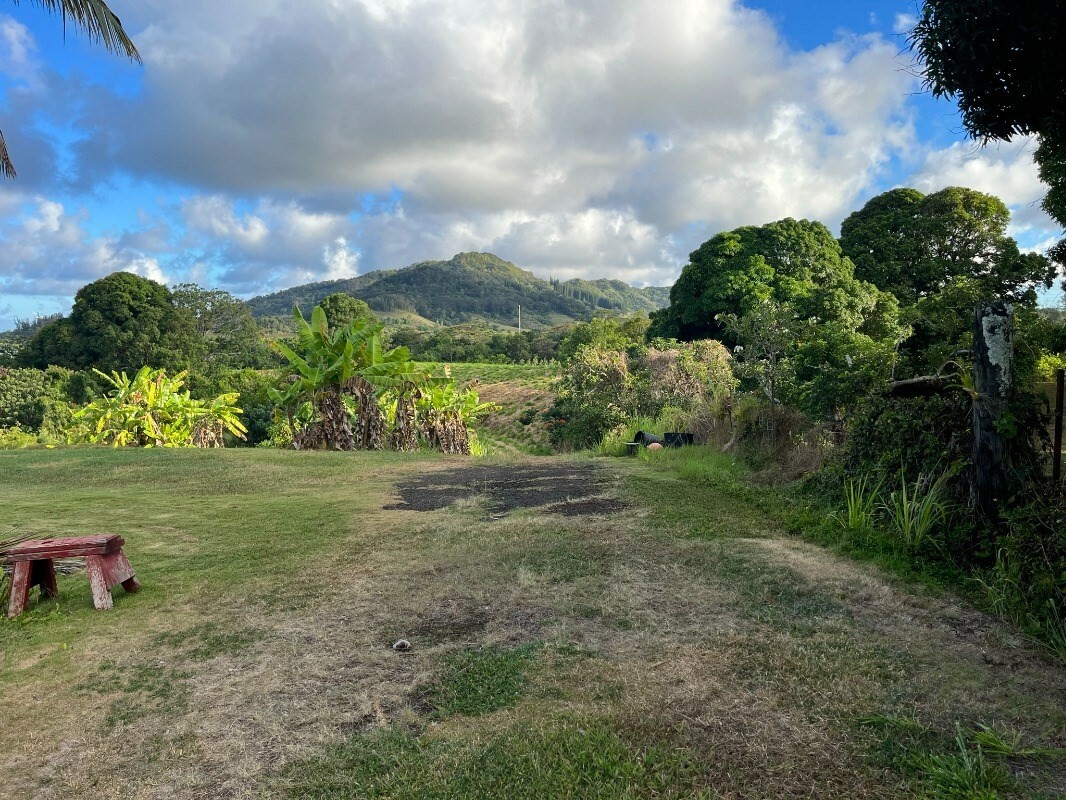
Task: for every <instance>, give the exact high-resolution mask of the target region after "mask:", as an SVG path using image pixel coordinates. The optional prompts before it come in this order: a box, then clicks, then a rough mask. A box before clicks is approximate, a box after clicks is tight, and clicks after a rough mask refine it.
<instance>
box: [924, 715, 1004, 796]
mask: <svg viewBox="0 0 1066 800" xmlns="http://www.w3.org/2000/svg"><path fill="white" fill-rule="evenodd" d="M956 730H957V735H956V738H955V741H956V743H957V744H958V747H959V751H958V752H957V753H951V754H949V755H923V756H919V757H918V758H917V759H916V766H917V767H918V768H919V769H920V770H921V771H922V773H923V778H924V779H925V783H926V786H927V791H928V793H927V796H928V797H930V798H936V799H937V800H998V799H999V798H1000V797H1003V795H1002V794H1001V792H1003V791H1009V790H1010V789H1011V788H1012V786H1013V782H1012V781H1011V778H1010V775H1009V774H1008V773H1007V771H1006V770H1005V769H1004V768H1003V767H1002V766H1000V765H999V764H997V763H995V762H992V761H990V760H989V759H987V758H986V757H985V753H984V750H983V749H982V747H981V744H980V743H978V744H977V746H976V747H975V748H974V749H973V750H971V749H970V748H968V747H967V746H966V739H965V736H964V735H963V732H962V728H961V727H957V728H956Z"/></svg>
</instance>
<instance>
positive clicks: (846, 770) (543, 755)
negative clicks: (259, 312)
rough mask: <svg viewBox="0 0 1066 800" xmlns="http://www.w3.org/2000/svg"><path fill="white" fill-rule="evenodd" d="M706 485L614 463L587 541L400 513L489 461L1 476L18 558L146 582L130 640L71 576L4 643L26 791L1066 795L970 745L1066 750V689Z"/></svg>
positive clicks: (931, 601) (22, 462)
mask: <svg viewBox="0 0 1066 800" xmlns="http://www.w3.org/2000/svg"><path fill="white" fill-rule="evenodd" d="M693 455H694V454H693V453H688V454H678V453H665V454H664V455H663V456H662V457H660V458H655V459H652V460H644V459H640V460H623V459H614V460H610V461H606V460H602V461H601V462H600V463H601V464H602V465H603V466H604V467H605V468H607V469H608V470H609V472H608V475H609V476H610V475H613V476H614V477H609V479H608V485H607V487H606V488H605V489H604V491H605V492H607V493H608V494H611V495H613V496H615V497H620V498H624V499H626V500H627V501H628V502H629V503H630V507H629V508H628V509H626V510H624V511H622V512H621V513H616V514H613V515H609V516H605V515H603V514H599V515H593V516H583V517H560V516H552V515H546V514H542V513H536V512H533V511H517V512H514V513H512V514H510V515H505V516H500V515H497V514H488V515H486V514H485V513H484V510H483V508H482V507H481V506H480V505H479V502H478V500H477V496H476V495H475V494H473V492H474V491H476V490H475V489H474V488H471V492H472V494H471V497H470V498H469V499H467V500H464V501H462V502H460V503H459V504H458V505H457V506H455V507H453V508H451V509H444V510H441V511H435V512H431V513H414V512H410V511H389V510H385V509H384V508H383V506H385V505H388V504H389V502H390V498H391V497H392V496H394V489H393V488H392V487H393V484H394V482H395V481H396V480H402V479H404V477H405V476H410V475H413V474H416V473H424V472H426V471H430V472H432V471H438V470H442V469H446V468H451V467H454V466H458V465H465V464H468V463H469V462H467V461H463V460H460V459H445V458H439V457H437V458H435V457H428V456H398V455H391V454H335V453H292V452H275V451H264V450H246V451H222V452H219V451H216V452H202V451H191V452H190V451H164V450H155V451H119V452H115V451H105V450H78V451H36V452H16V453H0V538H3V535H4V533H5V532H7V531H10V530H23V529H25V528H26V527H27V526H29V525H31V524H32V526H33V527H34V529H35V530H39V531H40V532H41V533H42V534H52V535H56V534H62V533H76V532H90V531H93V532H95V531H113V532H117V533H121V534H122V535H124V536H125V537H126V539H127V543H128V546H127V551H128V553H129V555H130V558H131V560H132V562H133V564H134V566H135V567H136V568H137V570H138V573H139V577H140V578H141V579H142V581H143V583H144V590H143V592H142V593H140V594H139V595H137V596H124V595H123V594H122V591H121V590H120V589H119V590H117V591H116V608H115V610H114V611H113V612H111V613H107V614H103V613H97V612H94V611H93V610H92V609H91V607H90V601H89V595H88V588H87V586H86V585H85V580H84V577H83V576H81V575H75V576H69V577H64V578H62V579H61V585H60V589H61V594H62V597H61V601H60V604H59V605H56V604H54V603H51V602H42V603H38V604H35V605H34V606H33V608H32V609H31V611H30V612H29V613H28V614H27V615H25V616H24V617H23V618H22V619H21V620H19V621H16V622H3V623H0V654H2V655H0V688H2V691H0V717H2V718H4V719H5V723H6V724H5V726H4V727H3V729H2V730H0V782H2V783H3V784H4V785H5V788H6V789H7V790H8V791H9V793H11V794H13V795H14V796H30V795H31V794H33V795H34V796H39V797H63V798H66V797H75V798H76V797H94V798H97V797H128V796H134V795H138V794H141V795H145V796H148V795H152V796H168V797H205V796H211V797H215V796H253V795H254V796H259V795H261V794H265V795H268V796H291V797H307V798H311V797H323V798H324V797H331V798H340V797H350V798H369V797H390V798H460V797H461V798H497V797H509V798H511V797H519V798H520V797H528V798H541V797H545V798H547V797H551V798H556V797H604V798H608V797H612V798H613V797H686V798H687V797H885V798H888V797H911V796H920V795H921V794H922V793H923V792H925V791H927V790H928V789H930V788H931V787H936V786H941V787H942V786H943V785H946V784H947V783H950V781H949V779H952V780H953V778H951V776H955V778H958V776H959V775H960V774H962V775H963V777H964V778H965V776H966V775H970V776H971V777H972V776H973V775H974V774H976V775H978V778H979V779H980V781H979V782H982V783H984V784H987V785H997V784H998V785H1000V786H1001V787H1002V788H1001V789H1000V790H999V791H1000V794H999V795H995V794H987V795H983V796H985V797H995V796H1020V797H1032V798H1037V797H1044V798H1050V797H1053V796H1056V795H1055V791H1056V789H1055V787H1058V789H1059V790H1061V788H1062V785H1063V783H1062V782H1063V773H1062V770H1061V764H1062V762H1061V760H1058V761H1056V760H1038V759H1035V758H1012V759H1002V758H998V757H997V758H993V757H991V756H985V757H983V758H984V760H983V762H982V763H983V766H982V767H980V768H978V767H975V766H974V762H975V759H976V756H974V754H973V747H972V737H970V739H968V740H967V742H969V744H968V747H969V749H970V754H969V760H968V761H965V762H964V761H963V759H962V757H961V754H960V751H959V750H958V747H957V745H956V744H955V742H954V737H955V734H956V728H955V725H956V723H961V724H962V725H964V726H967V727H968V728H972V727H974V726H976V725H977V724H978V723H981V722H985V723H992V722H993V721H995V724H996V726H997V727H998V728H999V729H1001V730H1005V729H1007V728H1010V729H1016V730H1018V731H1020V732H1021V733H1022V735H1023V737H1024V739H1025V741H1027V742H1029V743H1032V744H1038V745H1042V746H1060V747H1061V746H1062V744H1063V742H1062V738H1063V723H1064V716H1063V715H1064V712H1063V709H1064V707H1066V698H1064V696H1063V686H1064V685H1066V684H1064V681H1063V680H1062V679H1063V677H1064V676H1063V671H1062V669H1061V668H1059V667H1055V666H1053V665H1051V664H1049V663H1047V662H1046V661H1044V660H1042V659H1041V657H1040V656H1039V655H1037V654H1034V653H1033V652H1031V651H1029V650H1028V649H1027V648H1026V647H1025V646H1024V644H1023V643H1022V642H1021V641H1019V639H1018V637H1017V636H1015V635H1014V634H1013V633H1012V632H1011V631H1010V630H1009V629H1008V628H1006V627H1005V626H1002V625H1000V624H998V623H996V622H995V621H993V620H991V619H989V618H987V617H985V616H983V615H981V614H978V613H976V612H974V611H972V610H968V609H966V608H965V607H962V606H960V605H958V604H956V603H954V602H952V601H951V599H950V598H944V597H937V596H934V595H931V594H929V593H928V592H926V591H924V590H921V589H908V588H906V587H901V586H898V585H894V584H892V583H890V582H888V581H887V580H885V578H884V577H883V576H881V575H880V574H879V573H877V572H876V571H874V570H872V569H870V568H867V567H863V566H858V565H856V564H854V563H853V562H850V561H847V560H845V559H841V558H839V557H836V556H833V555H831V554H828V553H827V552H825V551H823V550H821V549H819V548H817V547H815V546H813V545H809V544H804V543H802V542H800V541H798V540H795V539H792V538H789V537H787V536H786V535H785V534H784V532H783V531H782V530H781V529H780V528H779V527H778V526H777V525H776V523H775V522H774V521H773V519H772V518H771V517H770V516H769V515H768V514H766V513H765V512H763V511H762V510H760V509H759V508H758V507H757V506H755V505H753V504H752V503H751V502H750V499H749V498H748V497H747V496H746V492H747V491H750V490H748V489H744V488H742V487H741V486H740V484H739V483H738V481H737V472H736V468H735V467H733V466H732V465H731V464H730V463H729V462H728V461H725V460H722V459H721V458H720V457H717V456H713V455H710V454H706V457H705V458H701V459H695V458H693ZM480 463H481V464H483V465H486V466H492V465H493V464H494V463H499V465H500V470H499V474H500V475H501V476H502V478H503V479H506V477H507V475H508V474H509V473H510V471H511V464H512V462H506V461H505V462H493V461H492V460H488V461H482V462H480ZM534 463H535V465H537V466H540V465H560V467H561V468H565V467H566V464H567V463H568V462H566V461H562V460H559V459H551V460H549V459H539V460H537V461H535V462H534ZM463 485H467V484H463ZM576 490H577V487H575V491H576ZM31 520H32V523H31V522H30V521H31ZM400 636H406V637H407V638H409V639H410V640H411V641H412V643H413V645H414V648H413V650H412V651H411V653H409V654H407V655H399V654H397V653H395V652H394V651H393V650H392V649H391V648H390V644H391V643H392V642H393V641H395V640H396V639H397V638H399V637H400ZM967 735H968V734H967ZM923 754H924V755H923ZM929 754H933V755H935V757H937V758H939V759H940V760H939V761H935V762H931V761H929V760H928V759H929V757H930V755H929ZM922 758H925V759H926V760H925V761H923V760H922ZM967 765H968V766H967ZM934 768H935V769H934ZM945 775H946V776H947V777H945ZM934 778H935V782H931V781H933V779H934ZM939 796H957V797H963V796H968V795H965V794H955V795H946V794H940V795H939ZM973 796H976V795H973Z"/></svg>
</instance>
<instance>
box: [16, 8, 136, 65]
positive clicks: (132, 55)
mask: <svg viewBox="0 0 1066 800" xmlns="http://www.w3.org/2000/svg"><path fill="white" fill-rule="evenodd" d="M19 1H20V0H12V2H14V4H15V5H18V4H19ZM29 2H31V3H32V4H33V5H35V6H39V7H40V8H43V9H44V10H45V11H48V12H49V13H51V14H59V15H60V16H61V17H62V18H63V26H64V28H66V24H67V20H70V21H71V22H72V23H73V24H74V27H76V28H78V29H80V30H81V31H82V32H84V33H85V35H86V36H88V37H89V40H90V41H92V42H99V43H100V44H102V45H103V46H104V49H105V50H107V51H108V52H110V53H115V54H117V55H124V56H126V58H128V59H130V61H136V62H137V63H138V64H143V63H144V61H142V60H141V54H140V53H139V52H138V51H137V46H136V45H135V44H134V43H133V40H132V39H130V37H129V36H128V35H127V34H126V31H125V29H124V28H123V27H122V20H120V19H119V18H118V15H117V14H115V12H114V11H112V10H111V9H110V8H108V7H107V3H105V2H104V0H29Z"/></svg>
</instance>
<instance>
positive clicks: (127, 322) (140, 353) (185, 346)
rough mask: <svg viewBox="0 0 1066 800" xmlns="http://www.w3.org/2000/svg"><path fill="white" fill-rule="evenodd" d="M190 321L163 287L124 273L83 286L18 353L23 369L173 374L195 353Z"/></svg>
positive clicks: (197, 343) (197, 349)
mask: <svg viewBox="0 0 1066 800" xmlns="http://www.w3.org/2000/svg"><path fill="white" fill-rule="evenodd" d="M201 347H202V340H200V339H198V337H197V336H196V331H195V328H194V320H193V318H192V315H191V314H190V313H189V312H188V311H187V310H186V309H181V308H178V307H176V306H175V304H174V299H173V296H172V294H171V292H170V290H169V289H167V287H165V286H163V285H162V284H159V283H156V282H155V281H152V280H148V279H147V278H142V277H140V276H139V275H134V274H132V273H130V272H115V273H112V274H111V275H108V276H107V277H106V278H101V279H100V280H97V281H94V282H92V283H90V284H88V285H86V286H83V287H82V288H81V289H80V290H79V291H78V293H77V295H75V297H74V308H73V310H72V311H71V314H70V316H69V317H66V318H64V319H60V320H57V321H55V322H52V323H50V324H48V325H45V326H44V327H43V328H41V329H40V330H39V331H38V332H37V333H36V334H35V335H34V336H33V338H32V339H30V341H29V342H27V344H26V346H25V347H24V348H23V350H22V351H21V352H20V353H19V359H20V361H21V362H22V363H23V364H25V365H26V366H33V367H38V368H41V369H43V368H44V367H47V366H48V365H49V364H55V365H57V366H62V367H68V368H70V369H89V368H90V367H95V368H96V369H99V370H101V371H107V372H112V371H119V372H121V371H123V370H125V371H129V372H136V371H137V370H139V369H140V368H141V367H143V366H145V365H150V366H153V367H164V368H167V369H172V370H177V369H181V368H183V367H185V366H187V365H188V364H189V363H190V361H191V360H193V359H195V358H197V357H198V356H199V355H200V350H201Z"/></svg>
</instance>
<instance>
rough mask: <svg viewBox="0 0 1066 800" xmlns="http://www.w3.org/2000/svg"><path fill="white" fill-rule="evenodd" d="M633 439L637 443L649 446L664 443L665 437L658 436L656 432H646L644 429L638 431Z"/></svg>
mask: <svg viewBox="0 0 1066 800" xmlns="http://www.w3.org/2000/svg"><path fill="white" fill-rule="evenodd" d="M633 441H634V442H636V443H637V444H642V445H644V446H645V447H647V446H648V445H649V444H662V443H663V437H662V436H656V435H655V434H654V433H645V432H644V431H637V435H636V436H634V437H633Z"/></svg>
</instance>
